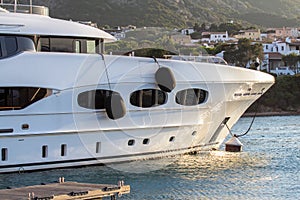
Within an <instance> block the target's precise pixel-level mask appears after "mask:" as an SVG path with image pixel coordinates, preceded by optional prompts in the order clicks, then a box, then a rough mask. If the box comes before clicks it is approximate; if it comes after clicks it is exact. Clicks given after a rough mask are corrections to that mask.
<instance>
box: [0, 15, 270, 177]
mask: <svg viewBox="0 0 300 200" xmlns="http://www.w3.org/2000/svg"><path fill="white" fill-rule="evenodd" d="M114 40H115V38H114V37H112V36H111V35H109V34H108V33H106V32H103V31H101V30H99V29H97V28H93V27H90V26H86V25H83V24H80V23H76V22H72V21H64V20H59V19H53V18H50V17H48V16H41V15H35V14H24V13H23V14H21V13H10V12H4V11H1V10H0V150H1V154H0V173H6V172H18V171H30V170H42V169H51V168H63V167H75V166H85V165H97V164H108V163H118V162H127V161H132V160H139V159H152V158H157V157H162V156H171V155H175V154H184V153H189V152H195V151H201V150H210V149H217V148H219V146H220V145H221V144H222V142H223V140H224V139H225V137H226V136H227V134H228V129H227V128H226V127H225V124H226V125H228V126H229V127H232V126H233V125H234V124H235V123H236V122H237V120H238V119H239V118H240V117H241V115H242V114H243V113H244V112H245V110H246V109H247V108H248V107H249V106H250V105H251V104H252V103H253V102H254V101H255V100H257V99H258V98H259V97H261V95H262V94H263V93H264V92H265V91H267V90H268V89H269V88H270V87H271V85H272V84H273V83H274V78H273V77H272V76H270V75H268V74H265V73H262V72H259V71H254V70H248V69H244V68H239V67H231V66H228V65H225V64H215V63H207V62H194V61H187V60H172V59H155V58H153V59H152V58H142V57H132V56H114V55H104V54H103V53H104V43H105V42H112V41H114Z"/></svg>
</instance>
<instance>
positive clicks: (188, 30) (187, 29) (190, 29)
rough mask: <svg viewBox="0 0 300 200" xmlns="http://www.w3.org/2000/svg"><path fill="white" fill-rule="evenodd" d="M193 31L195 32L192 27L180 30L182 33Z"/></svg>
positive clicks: (187, 33)
mask: <svg viewBox="0 0 300 200" xmlns="http://www.w3.org/2000/svg"><path fill="white" fill-rule="evenodd" d="M194 32H195V30H194V28H186V29H182V30H181V34H182V35H191V34H192V33H194Z"/></svg>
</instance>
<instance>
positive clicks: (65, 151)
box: [60, 144, 67, 156]
mask: <svg viewBox="0 0 300 200" xmlns="http://www.w3.org/2000/svg"><path fill="white" fill-rule="evenodd" d="M60 155H61V156H66V155H67V145H66V144H62V145H61V149H60Z"/></svg>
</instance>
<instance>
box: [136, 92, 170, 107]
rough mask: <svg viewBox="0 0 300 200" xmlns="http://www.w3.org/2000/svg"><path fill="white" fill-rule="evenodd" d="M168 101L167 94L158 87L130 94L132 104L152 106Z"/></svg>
mask: <svg viewBox="0 0 300 200" xmlns="http://www.w3.org/2000/svg"><path fill="white" fill-rule="evenodd" d="M166 101H167V94H166V92H163V91H161V90H157V89H143V90H138V91H135V92H133V93H132V94H131V95H130V103H131V105H134V106H137V107H141V108H150V107H155V106H160V105H163V104H165V103H166Z"/></svg>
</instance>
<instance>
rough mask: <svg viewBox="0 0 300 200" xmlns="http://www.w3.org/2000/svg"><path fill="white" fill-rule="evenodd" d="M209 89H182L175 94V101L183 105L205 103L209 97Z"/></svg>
mask: <svg viewBox="0 0 300 200" xmlns="http://www.w3.org/2000/svg"><path fill="white" fill-rule="evenodd" d="M208 95H209V93H208V91H207V90H204V89H201V88H195V87H193V88H187V89H183V90H180V91H178V92H177V93H176V95H175V101H176V103H177V104H179V105H182V106H197V105H200V104H204V103H205V102H206V101H207V99H208ZM187 97H193V98H187Z"/></svg>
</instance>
